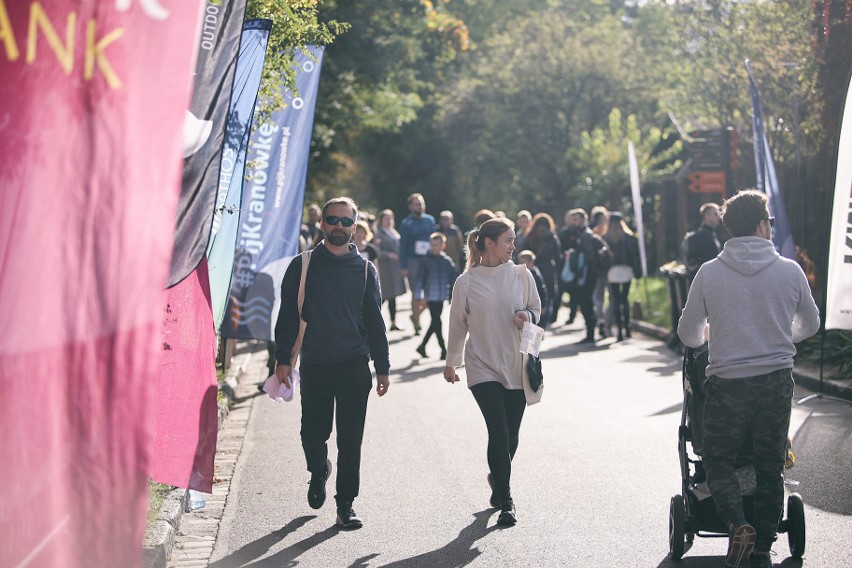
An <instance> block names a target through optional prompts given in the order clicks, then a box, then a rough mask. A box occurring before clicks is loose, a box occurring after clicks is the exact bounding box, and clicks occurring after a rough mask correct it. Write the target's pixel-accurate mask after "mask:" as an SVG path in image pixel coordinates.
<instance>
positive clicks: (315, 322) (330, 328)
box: [275, 197, 390, 529]
mask: <svg viewBox="0 0 852 568" xmlns="http://www.w3.org/2000/svg"><path fill="white" fill-rule="evenodd" d="M357 217H358V210H357V206H356V205H355V203H354V202H353V201H352V200H351V199H349V198H347V197H339V198H335V199H331V200H329V201H328V202H327V203H326V204H325V206H324V207H323V210H322V220H321V221H320V228H321V230H322V232H323V234H324V235H325V236H326V238H325V239H324V240H323V241H322V242H320V243H319V245H317V247H316V248H315V249H314V250H313V252H312V253H311V258H310V262H309V264H308V272H307V277H306V280H305V290H304V292H305V296H304V303H303V305H302V318H303V319H304V320H305V322H306V323H307V327H306V329H305V334H304V338H303V341H302V346H301V351H300V356H301V360H302V361H301V365H300V373H301V379H302V388H301V399H302V429H301V437H302V448H303V449H304V452H305V459H306V461H307V466H308V471H310V472H311V481H310V484H309V487H308V504H309V505H310V506H311V507H312V508H314V509H319V508H320V507H322V505H323V503H324V502H325V496H326V492H325V484H326V481H327V480H328V478H329V476H330V475H331V461H330V460H329V459H328V447H327V445H326V443H327V442H328V438H329V437H330V436H331V429H332V421H333V418H334V416H335V405H336V406H337V450H338V451H337V494H336V495H335V500H336V501H337V524H338V525H340V526H341V527H343V528H346V529H356V528H361V526H362V524H363V523H362V521H361V519H360V518H359V517H358V516H357V515H356V514H355V511H354V510H353V509H352V502H353V501H354V499H355V498H356V497H357V496H358V490H359V486H360V468H361V442H362V440H363V436H364V421H365V419H366V415H367V397H368V396H369V394H370V389H371V388H372V373H371V372H370V368H369V365H368V363H369V361H370V358H371V357H372V359H373V365H374V367H375V369H376V375H377V387H376V392H377V394H378V395H379V396H383V395H384V394H385V393H387V390H388V386H389V381H388V374H389V372H390V360H389V355H388V340H387V335H386V333H385V323H384V319H382V315H381V311H380V310H381V304H382V300H381V289H380V287H379V279H378V273H377V271H376V268H375V266H373V264H372V263H370V262H367V261H366V260H364V259H363V258H362V257H361V255H360V254H359V253H358V250H357V248H356V247H355V245H353V244H351V243H350V240H351V238H352V235H353V233H354V232H355V220H356V219H357ZM365 263H366V265H365ZM301 273H302V257H301V256H298V257H296V258H295V259H294V260H293V262H291V263H290V266H289V267H288V268H287V272H286V273H285V274H284V280H283V282H282V284H281V310H280V312H279V314H278V322H277V324H276V326H275V342H276V344H277V345H278V351H277V359H278V361H279V364H278V366H277V368H276V371H275V373H276V375H277V376H278V380H280V381H281V382H282V383H284V384H285V385H287V386H289V385H290V372H291V367H290V361H291V358H290V356H291V352H292V350H293V346H294V344H295V343H296V338H297V336H298V332H299V311H298V304H297V298H298V291H299V282H300V280H301Z"/></svg>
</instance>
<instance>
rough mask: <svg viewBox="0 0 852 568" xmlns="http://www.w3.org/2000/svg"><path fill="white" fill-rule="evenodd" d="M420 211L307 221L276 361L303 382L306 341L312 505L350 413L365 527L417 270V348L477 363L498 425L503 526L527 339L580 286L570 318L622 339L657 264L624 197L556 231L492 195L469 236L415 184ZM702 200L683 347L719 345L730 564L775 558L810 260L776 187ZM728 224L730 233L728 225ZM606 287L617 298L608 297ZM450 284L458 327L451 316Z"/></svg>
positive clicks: (714, 425)
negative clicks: (498, 206) (785, 229)
mask: <svg viewBox="0 0 852 568" xmlns="http://www.w3.org/2000/svg"><path fill="white" fill-rule="evenodd" d="M408 210H409V215H408V216H407V217H406V218H405V219H404V220H403V221H402V223H401V224H400V227H399V230H397V229H396V224H395V219H394V215H393V212H392V211H391V210H389V209H385V210H383V211H381V212H380V213H379V214H378V215H377V216H375V217H373V216H372V215H369V214H367V213H364V212H359V211H358V207H357V205H356V204H355V203H354V202H353V201H352V200H351V199H349V198H335V199H332V200H330V201H328V202H327V203H326V204H325V205H324V206H323V207H322V208H320V207H319V206H314V205H312V206H310V207H309V208H308V222H307V223H306V224H305V226H304V227H303V232H302V238H303V240H304V248H305V249H306V251H305V252H303V253H302V254H301V255H299V256H298V257H297V258H296V259H294V261H293V262H291V263H290V266H289V267H288V268H287V271H286V273H285V276H284V279H283V282H282V298H281V309H280V312H279V316H278V322H277V325H276V330H275V344H276V346H277V351H276V359H277V361H278V365H277V368H276V375H277V376H278V379H279V380H280V381H281V382H282V383H283V384H285V385H286V386H287V387H291V385H292V381H293V380H294V377H293V374H292V373H293V372H294V370H295V369H294V367H295V365H296V360H297V359H298V357H299V356H301V366H300V367H299V368H300V370H301V374H302V383H301V384H302V390H301V401H302V428H301V438H302V446H303V450H304V453H305V458H306V462H307V467H308V471H309V472H310V473H311V479H310V482H309V486H308V503H309V504H310V506H311V507H313V508H315V509H319V508H321V507H322V505H323V503H324V502H325V499H326V490H325V486H326V482H327V481H328V479H329V477H330V476H331V471H332V462H331V460H330V459H329V458H328V448H327V442H328V439H329V437H330V435H331V432H332V424H333V422H334V420H336V421H337V446H338V456H337V471H338V474H337V483H336V490H337V492H336V495H335V500H336V502H337V524H338V525H339V526H340V527H342V528H344V529H356V528H360V527H361V526H362V524H363V521H362V519H361V517H359V516H358V515H357V514H356V513H355V511H354V509H353V501H354V499H355V498H356V497H357V496H358V493H359V487H360V459H361V443H362V439H363V432H364V422H365V418H366V409H367V397H368V395H369V392H370V390H371V388H372V373H371V372H370V369H369V362H370V360H372V361H373V367H374V370H375V373H376V387H375V388H376V393H377V394H378V395H379V396H384V395H385V394H386V393H387V392H388V389H389V387H390V382H389V373H390V361H389V348H388V337H387V333H386V329H387V327H386V325H385V322H384V318H383V314H382V305H383V304H384V303H387V304H388V312H389V316H390V322H391V325H390V326H389V328H390V330H391V331H398V330H400V329H401V328H400V326H399V325H398V323H397V318H396V316H397V309H396V308H397V306H396V298H398V297H399V296H401V295H402V294H404V293H405V292H406V281H407V286H408V288H409V289H410V290H411V292H412V314H411V323H412V325H413V331H414V333H415V335H419V334H420V331H421V325H420V316H421V313H422V312H423V311H424V310H426V309H428V310H429V313H430V315H431V322H430V325H429V327H428V329H427V331H426V334H425V336H424V337H423V339H422V341H421V342H420V344H419V345H418V346H417V348H416V350H417V352H418V354H419V355H420V356H421V357H426V356H427V352H426V347H427V343H428V341H429V339H430V338H431V337H432V336H433V335H434V336H435V338H436V340H437V342H438V346H439V348H440V357H441V359H444V360H446V364H445V367H444V372H443V376H444V379H445V380H446V381H447V382H448V383H450V384H454V383H456V382H458V381H459V380H460V378H459V375H458V373H457V371H456V370H457V369H458V368H459V367H461V366H462V365H464V367H465V375H466V380H467V385H468V387H469V389H470V391H471V393H472V395H473V397H474V399H475V400H476V403H477V405H478V406H479V409H480V411H481V412H482V416H483V418H484V421H485V425H486V429H487V431H488V447H487V460H488V468H489V473H488V476H487V482H488V484H489V485H490V488H491V498H490V503H491V505H492V506H493V507H495V508H499V509H500V514H499V516H498V519H497V524H499V525H503V526H512V525H514V524H515V523H516V522H517V516H516V515H517V514H516V509H515V504H514V500H513V498H512V493H511V471H512V460H513V458H514V456H515V453H516V451H517V449H518V441H519V430H520V426H521V421H522V418H523V415H524V411H525V409H526V407H527V406H528V405H531V404H535V403H536V402H538V401H539V400H540V399H541V395H542V386H541V384H540V383H539V382H538V380H536V381H535V387H533V381H532V378H533V377H532V375H533V374H534V371H531V370H530V362H531V361H533V362H535V359H534V357H531V354H529V353H527V352H523V351H522V350H521V347H520V346H521V336H522V335H523V334H524V333H525V332H529V331H530V329H531V326H532V325H538V326H541V327H542V328H546V327H548V326H553V325H557V322H558V319H557V315H558V313H559V312H560V308H561V307H562V305H563V297H564V295H565V293H567V294H568V295H569V297H570V300H569V301H568V303H567V305H568V308H569V314H568V317H567V320H566V323H571V322H573V321H574V318H575V317H576V312H577V311H580V312H581V313H582V315H583V318H584V319H585V327H586V336H585V338H584V339H583V342H587V343H593V342H594V341H595V340H596V338H595V334H596V332H597V333H600V335H601V336H604V337H605V336H607V335H609V334H610V331H611V325H615V326H616V328H617V339H618V340H622V339H624V338H627V337H630V306H629V302H628V297H629V292H630V284H631V282H632V280H633V279H634V278H638V277H641V275H642V274H643V270H642V266H641V261H640V255H639V247H638V240H637V238H636V236H635V235H634V234H633V232H632V231H631V229H630V227H629V226H628V224H627V223H626V221H625V219H624V216H623V215H622V214H621V213H620V212H618V211H613V212H610V211H608V210H607V209H606V208H605V207H601V206H598V207H594V208H593V209H592V211H591V215H589V214H588V213H587V212H586V211H585V210H583V209H579V208H575V209H570V210H568V211H567V212H566V213H565V217H564V225H563V226H562V227H560V228H558V229H557V227H556V224H555V223H554V220H553V218H552V217H551V216H550V215H549V214H548V213H545V212H539V213H536V214H535V215H533V214H531V213H530V212H529V211H519V212H518V213H517V215H516V216H515V219H516V222H513V221H511V220H510V219H508V218H506V215H505V213H503V212H499V211H498V212H492V211H489V210H487V209H483V210H480V211H478V212H477V213H476V215H475V218H474V220H473V228H472V229H471V230H470V231H468V232H467V233H466V234H463V233H462V231H461V229H460V228H459V227H458V226H457V225H455V224H454V218H453V214H452V213H451V212H450V211H443V212H441V214H440V215H439V218H438V220H437V221H436V220H435V218H434V217H433V216H431V215H429V214H427V213H426V201H425V199H424V198H423V196H422V195H421V194H418V193H415V194H412V195H410V196H409V197H408ZM701 215H702V225H701V227H700V228H699V229H698V230H696V231H694V232H692V233H689V234H687V235H686V237H685V238H684V241H683V245H682V249H683V251H682V252H683V256H684V264H686V266H687V271H688V272H689V275H690V277H691V279H692V286H691V288H690V290H689V295H688V298H687V302H686V305H685V307H684V309H683V313H682V315H681V316H680V318H679V323H678V325H677V333H678V335H679V336H680V338H681V340H682V341H683V343H684V344H685V345H688V346H690V347H699V346H701V345H702V344H704V343H705V342H707V343H708V351H709V364H708V366H707V374H706V380H705V381H704V383H703V384H704V388H705V396H706V398H705V402H704V406H703V408H702V412H703V417H702V422H703V428H704V432H703V435H702V439H703V443H702V445H701V449H700V450H696V451H698V452H699V453H700V456H701V458H702V459H703V460H704V463H705V464H706V466H705V470H706V482H707V485H708V487H709V490H710V493H711V495H712V496H713V498H714V500H715V504H716V508H717V512H718V515H719V518H720V519H721V520H722V521H724V523H725V524H726V525H727V527H728V529H729V539H728V552H727V555H726V560H725V566H726V568H740V567H745V566H751V567H752V568H757V567H760V568H764V567H771V565H772V562H771V557H770V549H771V546H772V543H773V541H774V540H775V538H776V532H777V528H778V519H779V518H780V515H781V512H782V510H783V482H782V477H781V472H782V468H783V466H784V459H785V457H786V445H785V444H786V436H787V432H788V428H789V422H790V408H791V398H792V395H793V387H794V384H793V381H792V378H791V369H792V366H793V357H794V355H795V353H796V349H795V345H794V343H795V342H796V341H799V340H801V339H804V338H806V337H809V336H810V335H813V334H814V333H815V332H816V330H817V329H818V327H819V312H818V310H817V308H816V305H815V303H814V301H813V298H812V296H811V293H810V289H809V286H808V281H807V279H806V277H805V275H804V272H803V271H802V269H801V268H800V267H799V265H798V264H796V263H795V262H794V261H791V260H787V259H783V258H781V257H780V256H779V254H778V253H777V252H776V250H775V248H774V246H773V245H772V242H771V237H772V225H773V221H774V219H773V218H772V217H771V216H770V215H769V209H768V205H767V198H766V196H765V195H763V194H762V193H759V192H757V191H742V192H740V193H738V194H737V195H736V196H734V197H732V198H730V199H729V200H727V201H726V203H725V208H724V210H720V208H719V207H718V206H716V205H713V204H708V205H705V206H702V208H701ZM723 223H724V228H725V230H726V231H729V233H728V234H727V235H724V236H723V237H722V238H721V239H720V236H719V232H718V229H719V227H720V225H722V224H723ZM723 243H724V244H723ZM312 258H313V260H311V259H312ZM309 263H310V270H308V265H309ZM462 266H464V269H463V270H462ZM607 294H608V296H609V308H610V309H605V307H604V306H605V302H604V298H605V296H606V295H607ZM451 298H452V304H451V309H450V318H449V326H448V328H449V331H448V336H447V339H446V341H445V339H444V336H443V324H442V322H441V314H442V312H443V310H444V304H445V302H446V301H447V300H449V299H451ZM610 313H611V316H610ZM610 318H611V319H610ZM711 328H712V334H711V333H710V329H711ZM533 368H534V367H533ZM335 406H336V409H335ZM744 445H745V446H749V447H751V450H752V454H753V464H754V469H755V476H756V491H755V494H754V497H753V501H754V507H753V511H752V513H751V515H750V516H747V515H746V511H745V509H744V507H743V502H742V496H741V494H740V489H739V485H738V482H737V475H736V472H735V468H734V466H735V463H736V458H737V456H738V451H739V449H740V448H741V447H743V446H744Z"/></svg>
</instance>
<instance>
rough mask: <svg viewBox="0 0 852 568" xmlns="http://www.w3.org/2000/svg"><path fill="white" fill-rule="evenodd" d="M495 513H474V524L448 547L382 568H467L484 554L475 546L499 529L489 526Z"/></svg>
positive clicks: (487, 511) (489, 510)
mask: <svg viewBox="0 0 852 568" xmlns="http://www.w3.org/2000/svg"><path fill="white" fill-rule="evenodd" d="M493 513H494V509H486V510H484V511H480V512H478V513H474V515H473V517H474V520H473V522H472V523H471V524H469V525H468V526H466V527H465V528H463V529H462V531H461V532H460V533H459V536H458V538H456V539H455V540H453V541H451V542H449V543H447V545H446V546H442V547H441V548H439V549H437V550H432V551H429V552H424V553H423V554H418V555H417V556H412V557H411V558H406V559H404V560H398V561H396V562H391V563H390V564H385V565H383V566H382V568H434V567H435V566H441V567H445V568H461V567H462V566H467V565H468V564H470V563H471V562H473V561H474V560H476V558H477V557H478V556H479V555H480V554H482V551H480V550H479V548H474V547H473V544H474V543H475V542H476V541H477V540H479V539H480V538H482V537H484V536H485V535H487V534H488V533H490V532H491V531H493V530H496V529H498V528H499V527H498V526H497V525H492V526H490V527H489V526H488V518H489V517H490V516H491V515H492V514H493ZM514 530H517V529H514Z"/></svg>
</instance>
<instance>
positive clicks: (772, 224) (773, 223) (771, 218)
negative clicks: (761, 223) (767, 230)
mask: <svg viewBox="0 0 852 568" xmlns="http://www.w3.org/2000/svg"><path fill="white" fill-rule="evenodd" d="M766 220H767V221H769V226H770V227H774V226H775V217H769V218H768V219H766Z"/></svg>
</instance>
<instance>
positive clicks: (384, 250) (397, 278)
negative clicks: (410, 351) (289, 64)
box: [373, 209, 405, 331]
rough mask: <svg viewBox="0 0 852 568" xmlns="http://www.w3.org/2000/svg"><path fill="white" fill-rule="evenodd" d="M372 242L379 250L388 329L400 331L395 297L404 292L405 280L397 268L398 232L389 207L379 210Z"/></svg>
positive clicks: (380, 279) (380, 278)
mask: <svg viewBox="0 0 852 568" xmlns="http://www.w3.org/2000/svg"><path fill="white" fill-rule="evenodd" d="M373 244H374V245H375V246H376V248H377V249H378V251H379V281H380V282H381V284H382V302H387V303H388V312H389V314H390V322H391V324H390V330H391V331H401V329H400V328H399V327H398V326H397V325H396V298H397V296H401V295H403V294H405V280H403V279H402V274H401V272H400V269H399V233H397V232H396V229H395V228H394V216H393V211H391V210H390V209H383V210H381V211H379V215H378V217H377V219H376V234H375V235H374V236H373Z"/></svg>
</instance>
